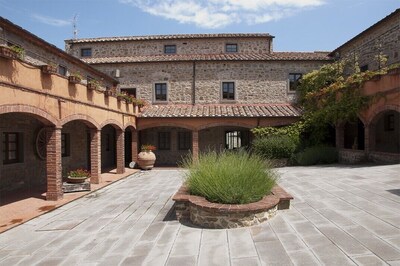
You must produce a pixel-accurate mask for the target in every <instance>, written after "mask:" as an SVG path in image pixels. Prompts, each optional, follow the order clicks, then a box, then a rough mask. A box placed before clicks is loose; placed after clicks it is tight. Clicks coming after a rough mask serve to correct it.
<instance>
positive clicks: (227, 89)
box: [222, 82, 235, 100]
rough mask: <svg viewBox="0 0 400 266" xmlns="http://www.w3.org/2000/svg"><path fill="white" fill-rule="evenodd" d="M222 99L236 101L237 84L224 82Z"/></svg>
mask: <svg viewBox="0 0 400 266" xmlns="http://www.w3.org/2000/svg"><path fill="white" fill-rule="evenodd" d="M222 99H223V100H235V82H222Z"/></svg>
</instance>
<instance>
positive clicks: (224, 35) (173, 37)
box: [65, 33, 274, 43]
mask: <svg viewBox="0 0 400 266" xmlns="http://www.w3.org/2000/svg"><path fill="white" fill-rule="evenodd" d="M208 38H274V36H272V35H269V34H268V33H217V34H171V35H146V36H122V37H99V38H81V39H70V40H65V42H66V43H93V42H121V41H150V40H177V39H208Z"/></svg>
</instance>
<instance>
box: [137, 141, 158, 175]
mask: <svg viewBox="0 0 400 266" xmlns="http://www.w3.org/2000/svg"><path fill="white" fill-rule="evenodd" d="M140 150H141V151H140V153H139V154H138V162H137V163H138V165H139V167H140V168H141V169H143V170H151V169H152V168H153V167H154V163H155V161H156V155H155V154H154V152H153V151H155V150H156V147H155V146H154V145H151V144H144V145H142V146H141V149H140Z"/></svg>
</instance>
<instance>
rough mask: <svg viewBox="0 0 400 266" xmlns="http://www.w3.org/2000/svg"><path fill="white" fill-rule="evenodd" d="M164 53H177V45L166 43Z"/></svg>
mask: <svg viewBox="0 0 400 266" xmlns="http://www.w3.org/2000/svg"><path fill="white" fill-rule="evenodd" d="M164 54H176V45H174V44H173V45H164Z"/></svg>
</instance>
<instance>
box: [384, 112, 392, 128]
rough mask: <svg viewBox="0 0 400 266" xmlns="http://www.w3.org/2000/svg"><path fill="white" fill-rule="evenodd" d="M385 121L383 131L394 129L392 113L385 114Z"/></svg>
mask: <svg viewBox="0 0 400 266" xmlns="http://www.w3.org/2000/svg"><path fill="white" fill-rule="evenodd" d="M384 119H385V120H384V123H385V131H393V130H394V114H388V115H385V118H384Z"/></svg>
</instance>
